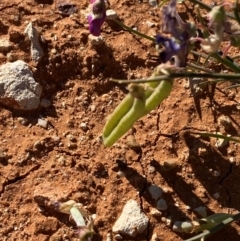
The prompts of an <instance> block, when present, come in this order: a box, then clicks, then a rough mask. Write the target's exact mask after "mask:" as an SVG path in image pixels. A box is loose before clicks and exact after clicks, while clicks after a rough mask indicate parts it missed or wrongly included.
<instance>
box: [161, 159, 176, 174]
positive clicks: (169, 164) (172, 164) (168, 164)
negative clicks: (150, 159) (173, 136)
mask: <svg viewBox="0 0 240 241" xmlns="http://www.w3.org/2000/svg"><path fill="white" fill-rule="evenodd" d="M177 166H178V163H177V161H176V160H167V161H165V162H164V163H163V166H162V170H163V171H165V172H168V171H170V170H172V169H174V168H176V167H177Z"/></svg>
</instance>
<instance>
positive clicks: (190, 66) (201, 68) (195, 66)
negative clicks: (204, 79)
mask: <svg viewBox="0 0 240 241" xmlns="http://www.w3.org/2000/svg"><path fill="white" fill-rule="evenodd" d="M187 67H189V68H190V69H192V70H199V71H204V72H206V73H212V71H211V70H209V69H206V68H204V67H202V66H199V65H196V64H190V63H187Z"/></svg>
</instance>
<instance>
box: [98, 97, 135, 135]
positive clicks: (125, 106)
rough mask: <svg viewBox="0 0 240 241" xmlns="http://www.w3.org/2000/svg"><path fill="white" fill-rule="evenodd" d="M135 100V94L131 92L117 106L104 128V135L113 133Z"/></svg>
mask: <svg viewBox="0 0 240 241" xmlns="http://www.w3.org/2000/svg"><path fill="white" fill-rule="evenodd" d="M133 102H134V98H133V96H132V95H131V94H130V93H129V94H128V95H127V96H126V97H125V98H124V99H123V100H122V102H121V103H120V104H119V105H118V106H117V107H116V109H115V110H114V111H113V113H112V114H111V115H110V116H109V117H108V119H107V122H106V124H105V126H104V129H103V137H107V136H109V135H110V134H111V132H112V131H113V130H114V128H115V127H116V126H117V125H118V123H119V122H120V120H121V119H122V118H123V116H125V115H126V114H127V113H128V111H129V109H130V108H131V107H132V105H133Z"/></svg>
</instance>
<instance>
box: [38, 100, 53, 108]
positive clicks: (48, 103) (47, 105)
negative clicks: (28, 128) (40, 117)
mask: <svg viewBox="0 0 240 241" xmlns="http://www.w3.org/2000/svg"><path fill="white" fill-rule="evenodd" d="M50 105H51V102H50V101H49V100H47V99H41V101H40V106H42V107H44V108H47V107H49V106H50Z"/></svg>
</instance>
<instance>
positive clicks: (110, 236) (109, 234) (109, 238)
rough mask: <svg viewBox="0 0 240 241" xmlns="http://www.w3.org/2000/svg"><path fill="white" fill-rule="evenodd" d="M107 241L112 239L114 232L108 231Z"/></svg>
mask: <svg viewBox="0 0 240 241" xmlns="http://www.w3.org/2000/svg"><path fill="white" fill-rule="evenodd" d="M106 241H112V234H111V233H107V238H106Z"/></svg>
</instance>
